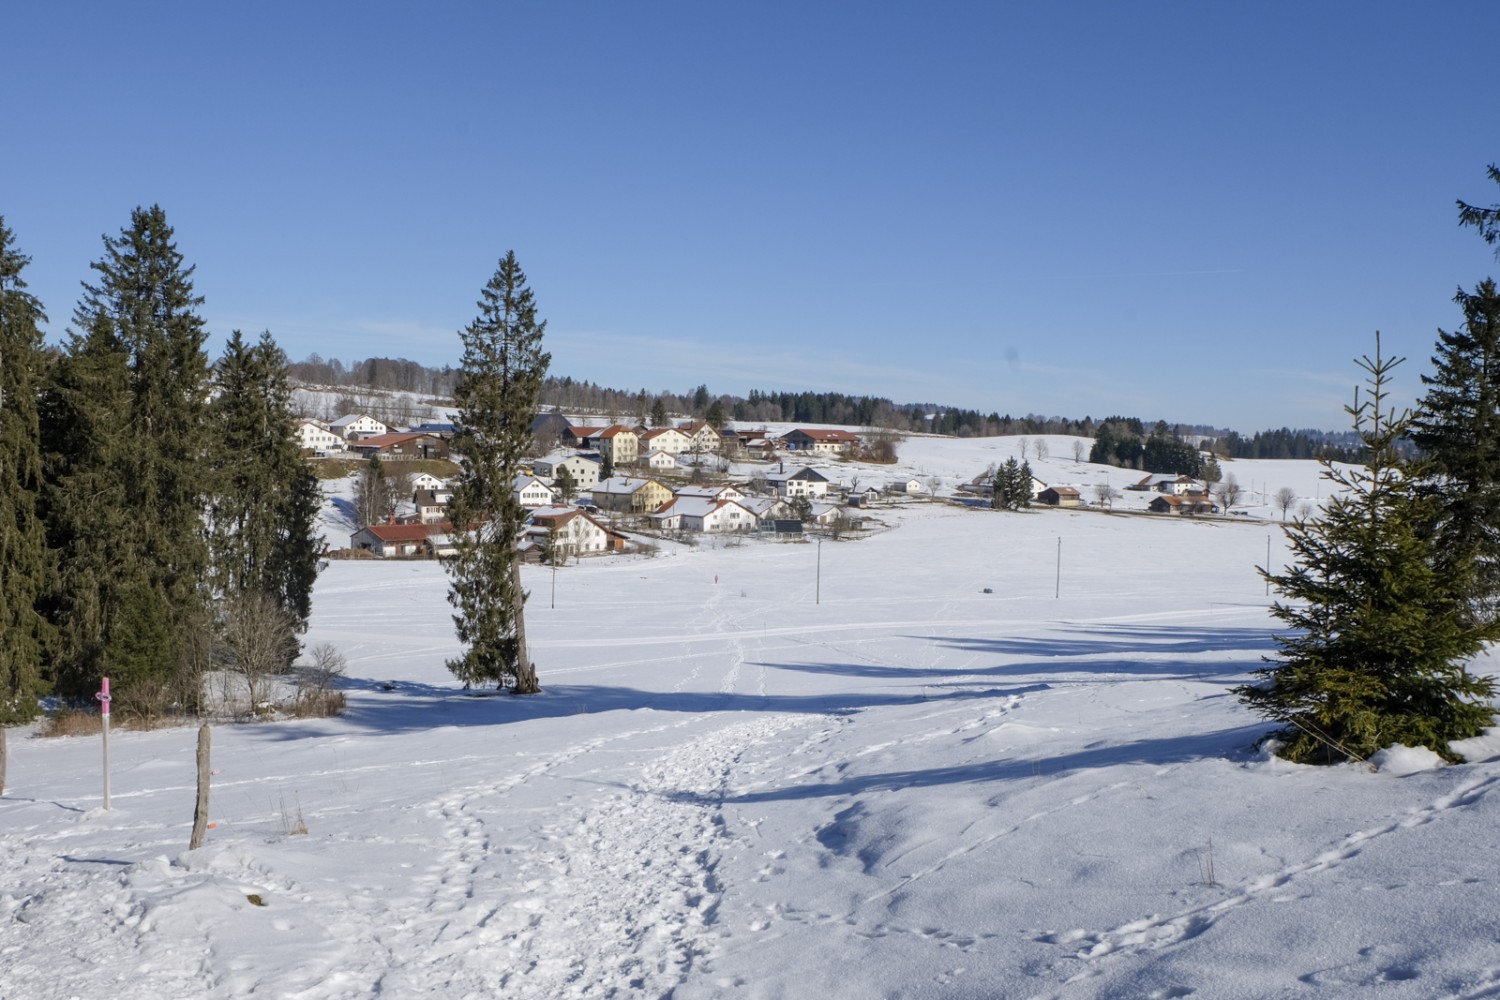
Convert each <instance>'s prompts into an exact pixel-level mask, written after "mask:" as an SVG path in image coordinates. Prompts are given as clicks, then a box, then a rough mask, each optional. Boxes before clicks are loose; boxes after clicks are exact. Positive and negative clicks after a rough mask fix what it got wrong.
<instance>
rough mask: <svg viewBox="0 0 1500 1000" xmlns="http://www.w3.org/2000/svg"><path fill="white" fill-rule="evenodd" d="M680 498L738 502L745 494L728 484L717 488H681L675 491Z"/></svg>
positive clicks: (722, 484)
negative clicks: (703, 498)
mask: <svg viewBox="0 0 1500 1000" xmlns="http://www.w3.org/2000/svg"><path fill="white" fill-rule="evenodd" d="M675 492H676V494H677V496H680V497H705V498H707V499H710V500H738V499H740V498H741V497H743V496H744V495H745V494H744V493H742V492H741V491H740V490H739V488H738V487H735V486H731V485H729V484H728V483H721V484H719V485H717V486H679V487H678V488H677V490H676V491H675Z"/></svg>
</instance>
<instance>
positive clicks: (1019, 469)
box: [990, 458, 1032, 510]
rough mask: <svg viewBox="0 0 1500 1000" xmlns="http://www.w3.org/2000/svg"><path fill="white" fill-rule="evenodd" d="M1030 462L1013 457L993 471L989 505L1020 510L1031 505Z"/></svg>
mask: <svg viewBox="0 0 1500 1000" xmlns="http://www.w3.org/2000/svg"><path fill="white" fill-rule="evenodd" d="M1031 478H1032V475H1031V463H1030V462H1017V461H1016V460H1015V459H1014V458H1008V459H1006V460H1005V464H1004V465H1002V466H1000V468H999V469H998V470H997V471H996V472H995V480H994V491H993V499H992V500H991V501H990V506H991V507H993V508H995V509H996V510H1021V509H1022V508H1024V507H1030V506H1031Z"/></svg>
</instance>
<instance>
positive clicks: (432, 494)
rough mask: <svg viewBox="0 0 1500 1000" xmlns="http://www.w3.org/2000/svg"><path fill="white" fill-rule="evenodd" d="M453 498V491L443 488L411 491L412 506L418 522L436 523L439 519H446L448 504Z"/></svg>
mask: <svg viewBox="0 0 1500 1000" xmlns="http://www.w3.org/2000/svg"><path fill="white" fill-rule="evenodd" d="M452 499H453V491H452V490H449V489H447V488H446V487H445V488H443V489H442V490H441V491H439V490H415V491H413V492H412V497H411V502H412V506H413V507H415V508H416V514H415V515H414V516H415V517H416V519H417V523H418V524H437V523H438V522H439V521H445V520H447V519H448V504H449V502H450V501H451V500H452Z"/></svg>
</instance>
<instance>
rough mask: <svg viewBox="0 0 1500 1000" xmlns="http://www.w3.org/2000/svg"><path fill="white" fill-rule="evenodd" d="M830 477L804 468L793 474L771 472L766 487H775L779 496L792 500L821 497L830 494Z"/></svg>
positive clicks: (767, 477) (768, 474)
mask: <svg viewBox="0 0 1500 1000" xmlns="http://www.w3.org/2000/svg"><path fill="white" fill-rule="evenodd" d="M828 483H829V480H828V477H827V476H825V475H823V474H822V473H821V472H818V471H817V470H816V469H810V468H808V467H807V466H803V467H802V468H800V469H796V470H794V471H792V472H769V473H767V474H766V485H767V486H773V487H775V489H776V492H777V494H779V495H780V496H782V497H784V498H786V499H788V500H790V499H794V498H796V497H821V496H826V495H827V494H828Z"/></svg>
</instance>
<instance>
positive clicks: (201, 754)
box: [188, 722, 210, 851]
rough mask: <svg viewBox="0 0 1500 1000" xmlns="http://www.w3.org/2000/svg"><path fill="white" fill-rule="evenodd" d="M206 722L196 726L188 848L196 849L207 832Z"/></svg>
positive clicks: (207, 769)
mask: <svg viewBox="0 0 1500 1000" xmlns="http://www.w3.org/2000/svg"><path fill="white" fill-rule="evenodd" d="M209 774H210V769H209V763H208V723H206V722H205V723H204V724H203V725H201V726H199V727H198V805H197V808H195V809H194V810H193V839H192V841H191V842H190V843H189V844H188V850H190V851H196V850H197V849H198V848H200V847H202V846H203V835H204V834H205V833H207V832H208V777H209Z"/></svg>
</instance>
